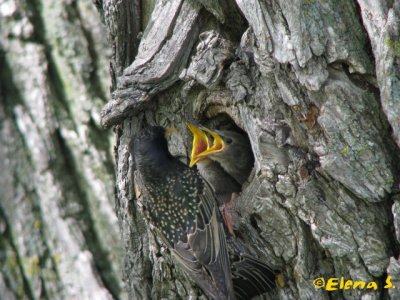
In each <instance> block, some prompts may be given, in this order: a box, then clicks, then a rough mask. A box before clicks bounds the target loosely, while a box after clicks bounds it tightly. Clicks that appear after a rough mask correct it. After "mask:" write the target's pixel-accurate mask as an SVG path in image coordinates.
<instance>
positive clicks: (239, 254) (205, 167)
mask: <svg viewBox="0 0 400 300" xmlns="http://www.w3.org/2000/svg"><path fill="white" fill-rule="evenodd" d="M187 127H188V128H189V130H190V131H191V133H192V134H193V142H192V151H191V156H190V167H192V166H194V165H195V164H196V165H197V168H198V170H199V172H200V174H201V175H202V176H203V177H204V178H205V179H206V180H207V182H209V183H210V185H211V186H213V189H214V190H215V191H218V192H217V195H219V199H218V200H219V205H220V206H223V211H222V213H223V217H224V221H225V226H226V230H227V242H228V249H229V250H228V251H229V252H230V254H231V256H230V257H231V258H230V259H231V268H232V280H233V285H234V290H235V295H236V298H237V299H238V300H239V299H240V300H247V299H252V298H253V297H255V296H258V295H262V294H264V293H266V292H268V291H270V290H272V289H273V288H274V287H275V273H274V272H273V271H272V270H271V269H270V268H269V267H268V266H267V265H266V264H265V263H264V262H262V261H260V260H259V259H257V258H254V257H252V256H250V255H248V254H245V252H246V247H245V245H243V243H242V241H241V239H240V238H236V237H235V233H234V230H233V220H232V218H233V215H236V214H235V213H233V212H232V206H234V204H233V203H234V201H233V200H234V199H235V198H236V197H237V195H238V193H239V192H240V190H241V187H240V185H239V184H238V182H237V181H236V180H235V179H233V178H232V177H231V176H229V175H228V174H227V173H226V172H225V171H224V170H223V169H222V167H221V166H220V165H219V163H218V162H216V161H212V160H211V159H209V158H208V157H207V156H199V155H198V154H201V153H203V152H204V151H206V150H208V149H210V142H209V140H208V137H207V135H206V134H205V133H204V132H203V131H202V130H200V129H199V128H198V127H196V126H194V125H192V124H187ZM210 134H211V133H210Z"/></svg>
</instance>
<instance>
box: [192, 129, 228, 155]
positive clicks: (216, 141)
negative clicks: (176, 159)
mask: <svg viewBox="0 0 400 300" xmlns="http://www.w3.org/2000/svg"><path fill="white" fill-rule="evenodd" d="M202 129H203V130H204V131H206V132H207V133H208V134H210V135H211V136H212V138H213V144H212V146H211V147H209V148H208V149H207V150H205V151H203V152H201V153H198V154H197V158H202V157H205V156H208V155H211V154H214V153H218V152H221V151H222V150H224V148H225V143H224V140H223V139H222V138H221V137H220V135H219V134H217V133H216V132H214V131H211V130H210V129H208V128H206V127H202Z"/></svg>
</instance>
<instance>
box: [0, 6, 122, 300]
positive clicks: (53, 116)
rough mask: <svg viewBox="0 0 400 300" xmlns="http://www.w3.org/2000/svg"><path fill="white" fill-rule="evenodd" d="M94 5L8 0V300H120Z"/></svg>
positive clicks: (4, 56) (1, 179) (3, 85)
mask: <svg viewBox="0 0 400 300" xmlns="http://www.w3.org/2000/svg"><path fill="white" fill-rule="evenodd" d="M104 36H105V30H104V26H102V23H101V20H100V17H99V14H98V12H97V11H96V8H95V6H94V5H93V4H92V3H91V2H88V1H69V0H65V1H64V0H61V1H60V0H54V1H53V0H44V1H41V0H32V1H20V0H0V170H1V171H0V299H4V300H13V299H51V300H54V299H116V298H120V297H122V295H123V283H122V276H121V271H120V269H121V267H122V257H123V248H122V243H121V242H120V233H119V230H118V220H117V218H116V216H115V212H114V200H113V198H114V180H115V178H114V165H113V161H114V159H113V157H112V144H113V141H112V140H111V138H112V137H111V135H110V133H109V132H106V131H104V130H102V129H101V127H100V114H99V112H100V109H101V107H102V106H103V105H104V103H106V101H107V100H108V98H109V97H110V96H109V90H108V89H109V86H110V76H109V71H108V65H109V63H108V60H109V54H110V51H109V48H108V45H107V42H106V39H105V38H104Z"/></svg>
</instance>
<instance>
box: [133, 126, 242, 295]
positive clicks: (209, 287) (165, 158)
mask: <svg viewBox="0 0 400 300" xmlns="http://www.w3.org/2000/svg"><path fill="white" fill-rule="evenodd" d="M164 134H165V130H164V128H162V127H148V128H147V129H144V130H142V131H141V132H140V133H139V135H138V136H137V137H136V138H135V139H133V145H132V144H131V147H130V148H131V149H133V156H134V159H135V163H136V166H137V169H138V171H139V173H140V176H141V181H142V183H143V193H144V196H145V197H146V201H145V204H144V205H145V209H146V211H147V217H148V220H149V222H150V223H151V224H152V225H153V226H154V227H155V229H156V232H157V235H159V236H160V237H161V238H162V239H163V240H164V242H165V243H166V244H167V245H168V248H169V249H170V251H171V253H172V256H173V258H174V259H175V261H177V262H178V263H179V264H180V265H181V266H182V267H183V270H184V271H185V272H186V273H187V274H188V275H189V276H190V277H191V278H192V279H193V280H194V281H195V282H196V283H197V284H198V285H199V286H200V288H201V289H202V290H203V291H204V292H205V293H206V294H207V295H208V296H209V297H210V298H212V299H216V300H233V299H235V296H234V290H233V284H232V278H231V269H230V263H229V258H228V252H227V245H226V239H225V231H224V227H223V223H222V220H221V217H220V213H219V210H218V207H217V204H216V196H215V194H214V193H213V191H212V189H211V187H210V186H209V184H208V183H207V182H206V181H205V180H204V179H203V178H202V177H201V176H200V174H199V173H198V171H197V170H195V169H191V168H189V167H188V166H186V165H185V164H183V163H182V162H180V161H179V160H178V159H177V158H175V157H173V156H172V155H171V154H170V152H169V151H168V144H167V140H166V139H165V136H164ZM131 151H132V150H131Z"/></svg>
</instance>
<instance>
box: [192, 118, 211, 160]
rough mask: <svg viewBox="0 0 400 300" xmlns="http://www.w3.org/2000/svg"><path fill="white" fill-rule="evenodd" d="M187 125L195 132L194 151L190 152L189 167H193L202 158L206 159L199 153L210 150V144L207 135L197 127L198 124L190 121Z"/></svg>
mask: <svg viewBox="0 0 400 300" xmlns="http://www.w3.org/2000/svg"><path fill="white" fill-rule="evenodd" d="M186 126H187V127H188V128H189V130H190V131H191V132H192V134H193V143H192V153H191V154H190V164H189V167H193V166H194V165H195V164H196V163H198V162H199V161H200V160H201V159H204V158H201V157H198V156H197V155H198V154H200V153H202V152H203V151H206V150H208V148H209V147H210V144H209V141H208V137H207V135H206V134H205V133H204V132H203V131H202V130H201V129H199V128H197V127H196V126H194V125H193V124H190V123H186Z"/></svg>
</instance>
